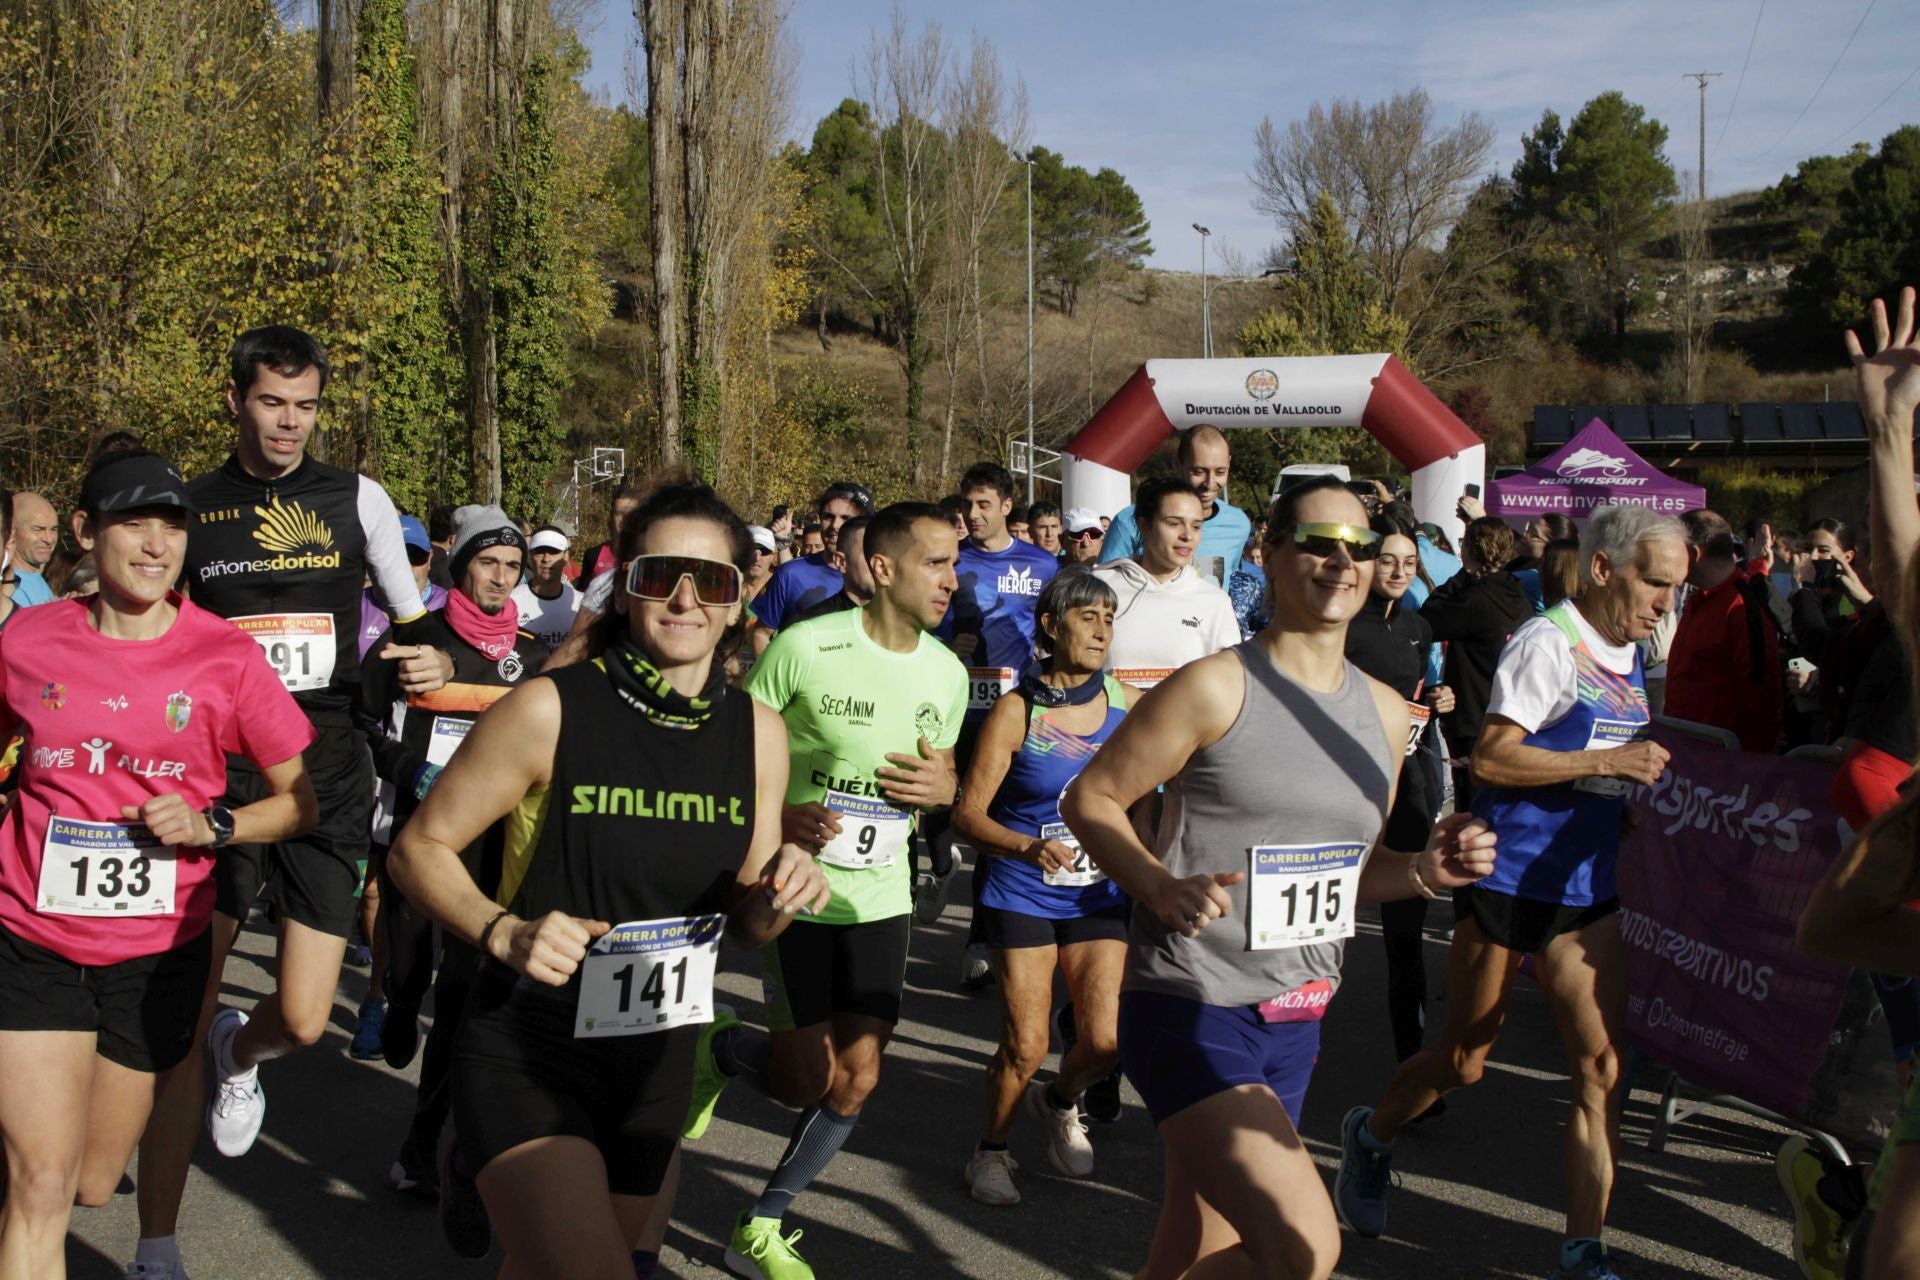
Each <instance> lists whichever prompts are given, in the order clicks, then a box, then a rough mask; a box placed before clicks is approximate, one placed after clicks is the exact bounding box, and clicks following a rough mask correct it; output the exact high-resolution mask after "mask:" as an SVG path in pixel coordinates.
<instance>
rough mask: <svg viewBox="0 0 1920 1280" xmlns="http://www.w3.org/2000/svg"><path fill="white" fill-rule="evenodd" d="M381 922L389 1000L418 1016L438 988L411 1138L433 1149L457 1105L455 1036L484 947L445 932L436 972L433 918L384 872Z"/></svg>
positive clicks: (425, 1150)
mask: <svg viewBox="0 0 1920 1280" xmlns="http://www.w3.org/2000/svg"><path fill="white" fill-rule="evenodd" d="M382 865H383V869H384V863H383V864H382ZM380 925H381V930H382V931H383V932H384V933H385V934H386V935H387V1002H388V1004H390V1005H392V1006H395V1007H397V1008H398V1009H399V1010H400V1016H402V1017H409V1018H411V1017H418V1016H419V1012H420V1005H421V1002H422V1001H424V1000H425V999H426V996H427V988H428V987H429V986H431V987H432V988H433V1026H432V1027H431V1028H429V1029H428V1031H427V1043H426V1047H425V1049H424V1050H423V1051H422V1053H421V1057H420V1087H419V1092H418V1093H417V1094H416V1096H415V1098H414V1104H413V1122H412V1124H411V1126H410V1127H409V1128H408V1130H407V1141H406V1146H407V1149H408V1150H410V1151H414V1152H416V1153H421V1154H425V1155H431V1154H432V1153H433V1152H434V1150H435V1149H436V1147H437V1146H438V1144H439V1142H440V1131H441V1130H442V1129H443V1128H445V1127H446V1123H447V1116H448V1114H449V1113H450V1112H451V1111H452V1109H453V1093H452V1088H451V1085H450V1083H449V1081H450V1076H451V1073H452V1069H453V1038H454V1034H455V1033H456V1032H457V1031H458V1030H459V1027H460V1014H461V1011H462V1010H463V1009H464V1008H465V1007H466V1003H467V993H468V992H469V991H470V990H472V987H473V978H474V975H475V974H476V973H477V972H478V971H479V968H480V953H479V952H478V951H475V950H474V949H473V948H472V947H470V946H468V945H467V944H466V943H464V942H461V941H459V940H457V939H454V938H447V937H444V935H442V943H441V947H440V951H441V954H440V956H439V960H440V966H439V974H438V976H437V977H436V975H435V972H434V958H435V957H434V935H435V932H436V931H435V929H434V925H433V921H431V920H429V919H427V917H425V916H424V915H422V914H420V912H419V911H418V910H417V909H416V908H415V907H414V906H413V904H412V903H410V902H408V901H407V899H406V897H405V895H403V894H402V893H401V892H400V890H399V889H398V888H396V887H395V886H394V884H393V881H392V880H390V879H388V878H387V877H386V876H385V875H384V874H383V875H382V876H381V881H380Z"/></svg>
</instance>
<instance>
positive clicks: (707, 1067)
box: [680, 1004, 740, 1142]
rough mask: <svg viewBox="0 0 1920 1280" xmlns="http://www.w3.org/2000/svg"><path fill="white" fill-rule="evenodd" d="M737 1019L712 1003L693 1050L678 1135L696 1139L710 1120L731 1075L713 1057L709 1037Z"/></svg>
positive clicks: (711, 1121) (738, 1020)
mask: <svg viewBox="0 0 1920 1280" xmlns="http://www.w3.org/2000/svg"><path fill="white" fill-rule="evenodd" d="M739 1025H740V1019H739V1018H737V1017H735V1016H734V1012H733V1010H732V1009H730V1008H728V1007H727V1006H726V1005H724V1004H716V1005H714V1006H713V1021H712V1022H709V1023H708V1024H707V1025H706V1026H704V1027H702V1028H700V1043H699V1044H698V1045H697V1046H696V1047H695V1048H694V1051H693V1097H692V1098H691V1099H690V1100H689V1101H688V1103H687V1123H686V1126H685V1127H684V1128H683V1129H681V1131H680V1136H681V1137H683V1138H685V1139H686V1140H687V1141H688V1142H697V1141H699V1139H700V1138H701V1136H702V1135H703V1134H705V1133H706V1131H707V1126H708V1125H710V1124H712V1123H713V1108H714V1105H715V1104H716V1103H718V1102H719V1101H720V1094H721V1092H722V1091H723V1090H725V1089H726V1087H727V1086H728V1085H729V1084H732V1083H733V1077H732V1076H730V1075H728V1074H727V1073H726V1072H724V1071H722V1070H721V1069H720V1064H719V1063H717V1062H715V1061H714V1060H713V1038H714V1037H715V1036H717V1035H719V1034H720V1033H721V1032H722V1031H725V1030H726V1029H727V1028H728V1027H737V1026H739Z"/></svg>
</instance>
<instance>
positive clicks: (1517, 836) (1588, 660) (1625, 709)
mask: <svg viewBox="0 0 1920 1280" xmlns="http://www.w3.org/2000/svg"><path fill="white" fill-rule="evenodd" d="M1573 609H1574V606H1573V605H1572V603H1571V602H1569V601H1565V600H1563V601H1561V602H1560V603H1559V604H1556V605H1554V606H1553V607H1552V608H1551V609H1548V610H1547V611H1546V612H1545V613H1544V614H1542V615H1541V616H1540V617H1539V618H1537V619H1535V620H1533V621H1532V622H1529V623H1527V624H1525V625H1524V626H1523V627H1522V628H1521V629H1520V630H1519V631H1516V632H1514V635H1513V638H1512V639H1511V640H1510V641H1508V642H1507V648H1506V650H1505V651H1503V652H1502V653H1501V655H1500V666H1501V667H1502V668H1505V667H1506V666H1507V665H1508V662H1509V660H1510V659H1511V660H1515V661H1520V660H1525V659H1526V658H1527V657H1528V656H1529V655H1528V654H1527V653H1525V652H1524V651H1525V649H1526V648H1527V646H1529V645H1543V644H1554V643H1564V644H1565V645H1566V647H1567V650H1568V651H1570V652H1571V655H1572V659H1573V672H1574V702H1573V707H1572V709H1571V710H1569V711H1568V712H1567V713H1566V714H1565V715H1563V716H1561V717H1560V718H1559V719H1557V720H1555V721H1553V722H1552V723H1551V724H1544V725H1541V726H1540V727H1539V728H1538V729H1535V730H1534V731H1532V732H1531V733H1529V734H1527V736H1526V738H1525V739H1523V741H1524V742H1525V744H1526V745H1527V746H1529V747H1540V748H1543V749H1544V750H1547V751H1582V750H1585V749H1587V748H1588V747H1593V748H1596V749H1599V748H1609V747H1619V746H1625V745H1626V744H1627V743H1629V742H1633V741H1637V740H1639V739H1641V738H1645V737H1646V736H1647V735H1648V734H1649V732H1650V731H1651V727H1652V719H1651V716H1650V715H1649V714H1648V711H1647V694H1646V683H1645V668H1644V665H1643V663H1642V661H1641V658H1640V649H1639V646H1638V645H1632V646H1629V648H1631V649H1632V652H1633V669H1632V670H1631V671H1629V672H1627V673H1626V674H1625V675H1622V674H1620V673H1619V672H1616V671H1611V670H1609V669H1608V668H1607V667H1606V665H1605V664H1604V663H1602V662H1601V661H1600V658H1599V656H1598V655H1596V654H1595V653H1594V651H1593V649H1592V647H1591V646H1589V645H1588V644H1587V642H1586V639H1585V637H1584V636H1583V635H1582V634H1581V626H1580V623H1579V621H1577V620H1576V619H1575V617H1574V616H1573ZM1556 631H1557V632H1558V633H1559V634H1558V635H1557V636H1556V635H1554V634H1553V632H1556ZM1499 677H1500V673H1499V672H1496V674H1495V698H1494V702H1493V704H1492V705H1489V707H1488V709H1487V710H1488V714H1490V715H1492V714H1498V713H1499V712H1500V707H1499V683H1500V679H1499ZM1631 785H1632V784H1631V783H1628V782H1627V781H1625V780H1624V779H1620V778H1581V779H1579V780H1577V781H1574V782H1561V783H1555V784H1553V785H1552V786H1545V787H1486V788H1483V789H1482V790H1479V791H1476V792H1475V793H1474V797H1473V812H1474V814H1475V816H1476V817H1480V818H1484V819H1486V821H1487V823H1488V824H1489V825H1490V826H1492V828H1493V830H1494V834H1495V835H1497V836H1498V837H1499V839H1500V847H1499V849H1498V850H1497V851H1496V853H1497V855H1498V856H1496V857H1495V859H1494V864H1493V872H1492V874H1491V875H1489V876H1487V877H1486V878H1485V879H1484V880H1481V881H1480V883H1479V885H1478V887H1479V888H1482V889H1491V890H1493V891H1494V892H1496V893H1505V894H1510V895H1512V896H1514V897H1519V898H1529V899H1532V900H1534V901H1536V902H1554V903H1559V904H1561V905H1563V906H1569V907H1587V906H1592V905H1593V904H1594V903H1596V902H1605V901H1607V900H1608V899H1609V898H1614V897H1618V896H1619V888H1618V884H1617V880H1616V875H1615V873H1616V871H1617V869H1618V864H1619V857H1620V823H1621V818H1622V816H1623V813H1624V810H1625V808H1626V794H1627V791H1628V789H1629V787H1630V786H1631Z"/></svg>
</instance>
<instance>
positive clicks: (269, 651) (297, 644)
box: [231, 613, 336, 693]
mask: <svg viewBox="0 0 1920 1280" xmlns="http://www.w3.org/2000/svg"><path fill="white" fill-rule="evenodd" d="M231 621H232V623H233V625H234V626H236V627H238V628H240V629H241V630H242V631H244V632H246V633H247V636H248V637H249V638H250V639H252V640H253V642H254V643H255V644H257V645H259V646H260V651H261V652H262V653H264V654H266V655H267V662H268V664H269V665H271V666H272V667H273V673H274V674H275V675H277V676H279V677H280V683H281V684H283V685H285V686H286V687H287V691H288V692H289V693H302V692H304V691H306V690H308V689H324V688H326V687H327V684H328V683H329V682H330V681H331V680H332V679H333V659H334V656H335V652H336V650H335V648H334V643H333V615H332V614H330V613H261V614H254V615H252V616H250V617H245V618H234V619H231Z"/></svg>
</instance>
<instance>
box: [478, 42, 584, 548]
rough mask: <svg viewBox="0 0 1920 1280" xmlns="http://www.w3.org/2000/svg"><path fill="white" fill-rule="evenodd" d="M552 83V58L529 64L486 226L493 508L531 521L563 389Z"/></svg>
mask: <svg viewBox="0 0 1920 1280" xmlns="http://www.w3.org/2000/svg"><path fill="white" fill-rule="evenodd" d="M554 80H555V75H554V66H553V62H552V60H551V59H549V58H547V57H546V56H545V55H536V56H535V57H533V58H532V59H531V60H530V61H529V62H528V64H527V71H526V76H525V79H524V80H523V81H522V84H521V91H520V112H519V119H518V120H517V121H516V122H515V125H514V128H513V131H512V138H513V141H512V144H511V146H510V148H509V150H508V152H507V154H506V155H505V156H503V157H502V158H501V163H500V164H499V165H497V166H496V167H495V169H494V175H493V194H492V204H493V212H492V217H491V219H490V222H491V228H492V232H493V245H492V254H491V260H490V261H489V263H488V274H489V277H490V283H491V285H492V287H493V298H494V302H493V314H494V324H495V326H496V328H497V331H498V334H499V363H498V366H497V369H498V378H499V383H500V394H499V406H500V472H501V474H500V490H501V500H502V502H503V503H504V505H505V506H506V509H507V510H508V511H510V512H512V513H514V514H516V515H519V516H523V517H527V518H529V519H531V518H534V517H535V515H536V513H538V512H541V510H542V508H543V507H544V506H545V505H546V503H545V499H546V486H547V481H548V480H549V479H550V478H551V477H552V475H553V470H554V467H555V466H556V465H557V464H558V463H559V461H560V457H561V455H562V453H563V452H564V446H565V441H564V440H563V439H562V438H561V435H560V429H559V421H560V394H561V392H562V391H564V390H565V389H566V386H567V382H568V374H567V339H566V333H565V331H564V329H563V328H562V325H561V314H560V312H561V304H562V301H563V299H564V295H565V292H566V282H565V278H564V272H565V258H566V246H565V244H564V241H563V237H562V234H561V227H560V220H559V211H558V210H557V209H556V208H555V207H554V185H555V177H556V175H555V165H556V160H557V156H558V152H557V148H556V145H555V138H554V129H553V105H554V104H553V95H554V90H555V84H554Z"/></svg>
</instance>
